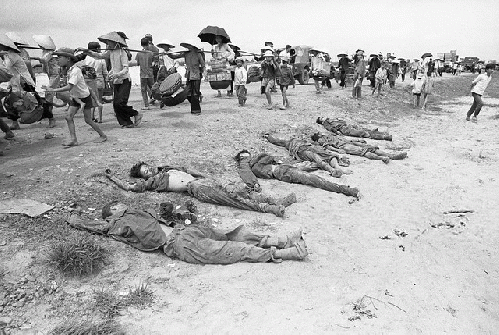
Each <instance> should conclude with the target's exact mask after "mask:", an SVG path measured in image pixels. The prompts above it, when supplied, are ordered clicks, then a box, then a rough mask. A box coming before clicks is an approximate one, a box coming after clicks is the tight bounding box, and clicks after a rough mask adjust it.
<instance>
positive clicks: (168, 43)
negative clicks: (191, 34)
mask: <svg viewBox="0 0 499 335" xmlns="http://www.w3.org/2000/svg"><path fill="white" fill-rule="evenodd" d="M162 45H164V46H169V47H170V49H171V48H175V45H174V44H173V43H172V42H170V40H167V39H165V40H162V41H161V42H159V43H158V44H156V46H158V47H160V48H162Z"/></svg>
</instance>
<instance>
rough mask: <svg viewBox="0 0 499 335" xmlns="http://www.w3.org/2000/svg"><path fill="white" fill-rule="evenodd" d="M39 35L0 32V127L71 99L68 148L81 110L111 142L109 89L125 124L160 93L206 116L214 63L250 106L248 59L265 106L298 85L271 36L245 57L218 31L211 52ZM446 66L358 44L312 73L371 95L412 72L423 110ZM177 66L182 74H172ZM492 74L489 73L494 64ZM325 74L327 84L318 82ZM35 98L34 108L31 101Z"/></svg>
mask: <svg viewBox="0 0 499 335" xmlns="http://www.w3.org/2000/svg"><path fill="white" fill-rule="evenodd" d="M33 38H34V40H35V41H36V42H37V44H38V47H39V48H40V49H41V51H42V56H41V57H30V55H29V53H28V50H29V49H30V48H32V47H30V46H29V45H28V44H27V43H26V42H25V41H24V40H23V39H22V38H21V37H20V36H19V35H17V34H16V33H8V34H6V35H2V37H1V38H0V48H1V50H2V51H1V57H2V63H1V64H0V66H1V68H0V69H1V71H2V77H3V79H2V81H3V82H6V84H5V85H4V89H2V90H1V91H0V98H2V99H3V103H2V104H1V105H0V108H1V113H2V116H7V118H9V119H10V120H12V124H11V125H10V126H8V125H7V124H6V123H5V122H4V121H3V120H2V119H1V118H0V128H1V129H2V130H3V131H4V133H5V138H6V139H12V138H14V137H15V134H14V132H13V131H14V130H19V129H20V124H19V119H20V118H21V121H25V120H23V119H22V116H23V115H28V114H29V113H24V114H23V112H26V110H28V112H31V114H36V113H37V114H36V115H35V116H32V118H35V117H38V118H39V119H42V118H47V119H48V120H49V124H48V126H49V127H54V126H55V119H54V117H53V113H52V110H53V108H54V107H60V106H63V105H69V107H68V112H67V115H66V121H67V125H68V130H69V137H70V138H69V141H67V142H65V143H64V146H65V147H72V146H76V145H78V140H77V136H76V130H75V126H74V121H73V119H74V116H75V114H76V113H77V112H78V111H79V110H81V111H82V113H83V115H84V119H85V122H86V123H87V124H88V125H90V126H91V127H92V129H94V130H95V131H96V132H97V134H98V135H99V137H98V138H97V139H96V140H95V141H96V142H104V141H106V140H107V137H106V135H105V134H104V133H103V132H102V130H101V129H100V127H99V125H98V124H99V123H102V110H103V102H104V101H103V92H104V90H105V89H108V90H109V89H112V104H113V110H114V115H115V116H116V119H117V122H118V124H119V125H120V126H121V127H123V128H134V127H138V126H140V124H141V121H142V118H143V113H142V111H145V110H148V109H150V106H151V105H154V104H156V102H157V100H159V103H160V107H163V106H165V105H174V104H178V103H180V102H182V101H184V100H185V99H187V100H188V101H189V102H190V105H191V113H192V114H193V115H200V114H201V102H202V94H201V80H202V78H203V77H206V69H207V65H209V64H212V66H215V65H213V64H223V67H224V69H227V70H228V71H230V77H231V78H230V79H231V80H230V87H229V88H228V89H227V95H228V96H232V95H233V93H234V90H235V91H236V96H237V98H238V102H239V105H240V106H244V105H245V103H246V101H247V88H246V85H247V84H248V83H249V82H251V80H250V78H249V74H248V66H250V65H251V66H253V65H254V64H256V65H258V72H257V76H258V80H259V82H260V86H261V94H262V95H264V96H265V98H266V108H267V109H269V110H272V109H273V108H274V105H273V103H272V93H273V92H277V89H276V88H277V86H278V88H279V89H280V91H281V95H282V105H280V106H279V108H280V109H281V110H285V109H287V108H289V107H290V101H289V99H288V95H287V90H288V89H289V87H290V86H293V87H294V86H295V77H296V75H297V74H296V73H294V72H293V69H294V67H293V63H294V60H295V58H296V52H295V50H294V48H292V47H291V46H290V45H287V46H286V48H284V49H274V46H273V44H272V43H271V42H266V43H265V47H264V48H262V49H261V54H250V53H245V56H246V57H242V55H243V53H244V52H241V51H240V49H239V48H238V47H237V46H235V45H233V44H229V43H228V41H229V38H228V37H227V36H224V35H215V36H214V37H213V43H212V45H213V48H212V50H211V52H205V51H204V49H203V47H200V46H199V44H198V43H197V42H196V41H194V40H186V41H185V42H183V43H180V46H182V47H184V48H185V49H184V50H182V51H178V52H173V51H172V49H174V48H175V45H174V44H173V43H171V42H169V41H168V40H164V41H161V42H160V43H158V45H157V46H156V45H154V43H153V39H152V36H151V35H150V34H146V35H145V36H144V37H143V38H142V39H141V40H140V44H141V46H142V50H131V49H129V48H128V46H127V42H126V40H127V36H126V35H125V34H124V33H123V32H110V33H108V34H105V35H102V36H100V37H99V41H100V42H102V43H104V44H105V45H106V47H105V50H102V49H101V44H100V43H99V42H97V41H91V42H89V43H88V46H87V48H77V49H70V48H59V49H56V47H55V44H54V43H53V41H52V39H51V38H50V36H47V35H35V36H33ZM158 47H159V48H158ZM160 48H161V49H162V51H160ZM132 52H135V53H136V55H135V57H133V56H132V54H131V53H132ZM206 53H211V57H212V59H211V60H210V62H209V64H208V62H206V59H205V57H206V56H205V54H206ZM248 55H251V56H253V59H252V60H251V61H250V64H247V62H248V57H247V56H248ZM315 57H317V58H320V59H322V60H324V61H328V62H329V61H330V56H329V55H328V54H327V53H322V52H320V53H319V54H316V55H315ZM32 61H38V62H39V64H35V65H34V66H32ZM130 66H138V67H139V68H140V87H141V94H142V99H143V106H142V108H141V111H137V110H136V109H134V107H132V106H130V105H128V99H129V96H130V90H131V87H132V82H131V77H130V72H129V67H130ZM451 66H452V73H453V74H456V75H457V74H459V73H460V71H461V70H462V66H461V65H460V64H459V63H458V62H454V63H452V64H451ZM443 68H444V64H443V62H442V60H440V59H433V58H432V55H431V54H430V53H425V54H423V56H422V57H421V59H414V61H413V62H410V61H409V60H406V59H403V58H396V57H395V56H393V55H391V54H388V56H387V57H383V55H382V54H381V53H378V54H371V55H370V56H369V57H366V55H365V52H364V50H362V49H358V50H357V51H356V52H355V54H354V55H353V56H352V57H349V56H348V55H347V54H339V55H338V66H337V68H335V67H333V68H332V70H331V76H327V75H326V76H324V74H322V75H321V76H319V75H317V74H315V75H314V74H313V73H316V72H314V71H311V74H312V77H313V79H314V82H315V84H316V89H317V93H321V91H322V89H323V87H324V86H325V85H327V87H328V88H330V87H331V81H330V79H331V78H335V79H336V80H337V82H338V83H339V86H340V87H342V88H345V87H346V85H347V77H348V78H349V79H351V80H352V86H353V87H352V97H353V98H354V99H360V98H361V97H362V86H363V82H364V79H366V78H367V79H368V80H369V81H370V87H371V90H372V92H371V94H372V95H374V94H375V93H376V92H377V96H378V97H380V96H381V95H382V94H383V93H382V92H383V90H384V89H383V87H384V85H386V84H388V85H389V87H390V88H394V87H395V82H396V79H397V78H398V77H401V80H402V81H405V78H406V74H408V73H409V74H410V76H411V77H412V79H413V82H412V93H413V96H414V106H415V107H421V108H423V109H424V108H425V107H426V103H427V100H428V95H429V94H431V92H432V90H433V84H434V80H433V77H435V76H441V75H442V72H443ZM175 73H181V74H180V75H179V74H176V76H172V75H174V74H175ZM486 74H487V76H488V77H490V74H489V71H487V72H486ZM253 76H254V74H253ZM482 77H483V76H481V77H479V78H482ZM320 80H322V88H321V87H320V86H319V81H320ZM483 82H485V81H484V80H482V79H480V80H479V81H478V83H479V84H478V85H477V86H476V87H475V88H474V90H479V91H482V90H481V86H482V84H480V83H483ZM217 91H218V95H217V96H218V97H220V96H221V91H220V89H218V90H217ZM473 94H474V97H475V95H479V93H477V92H473ZM482 94H483V92H482ZM26 96H28V97H30V98H31V105H30V103H29V100H30V99H28V98H26ZM55 97H57V98H58V99H55ZM59 101H62V103H60V102H59ZM474 101H475V103H474V107H473V112H472V114H473V115H474V117H473V121H476V115H477V114H478V113H479V111H480V106H481V105H482V102H481V100H480V101H479V100H478V99H477V97H475V98H474ZM33 105H35V106H36V108H33ZM4 107H5V110H4ZM30 108H31V109H30ZM35 112H36V113H35ZM475 114H476V115H475ZM28 119H29V118H28ZM25 123H26V122H25Z"/></svg>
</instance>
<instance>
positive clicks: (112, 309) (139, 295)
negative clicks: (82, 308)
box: [94, 284, 153, 319]
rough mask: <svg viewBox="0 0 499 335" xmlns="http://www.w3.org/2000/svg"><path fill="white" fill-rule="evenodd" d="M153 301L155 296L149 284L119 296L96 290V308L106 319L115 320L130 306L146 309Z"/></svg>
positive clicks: (141, 285) (114, 293) (112, 292)
mask: <svg viewBox="0 0 499 335" xmlns="http://www.w3.org/2000/svg"><path fill="white" fill-rule="evenodd" d="M152 301H153V294H152V292H151V290H150V289H149V287H148V285H147V284H140V285H138V286H137V287H135V288H131V289H130V290H129V291H128V292H126V294H123V295H119V294H118V293H116V292H114V291H112V290H104V289H102V290H95V291H94V307H95V309H96V310H97V311H99V312H100V313H101V314H102V316H103V317H104V318H108V319H111V318H114V317H115V316H117V315H119V313H120V311H121V310H122V309H124V308H126V307H128V306H138V307H144V306H147V305H150V304H151V303H152Z"/></svg>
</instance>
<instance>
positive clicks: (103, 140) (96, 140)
mask: <svg viewBox="0 0 499 335" xmlns="http://www.w3.org/2000/svg"><path fill="white" fill-rule="evenodd" d="M106 141H107V136H100V137H99V138H96V139H95V140H94V143H103V142H106Z"/></svg>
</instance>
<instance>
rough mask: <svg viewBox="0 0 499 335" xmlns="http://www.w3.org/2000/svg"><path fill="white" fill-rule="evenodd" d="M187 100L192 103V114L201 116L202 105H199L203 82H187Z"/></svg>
mask: <svg viewBox="0 0 499 335" xmlns="http://www.w3.org/2000/svg"><path fill="white" fill-rule="evenodd" d="M186 89H187V100H189V102H190V103H191V113H193V114H200V113H201V105H200V104H199V96H200V95H201V91H200V90H201V80H188V81H187V88H186Z"/></svg>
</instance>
